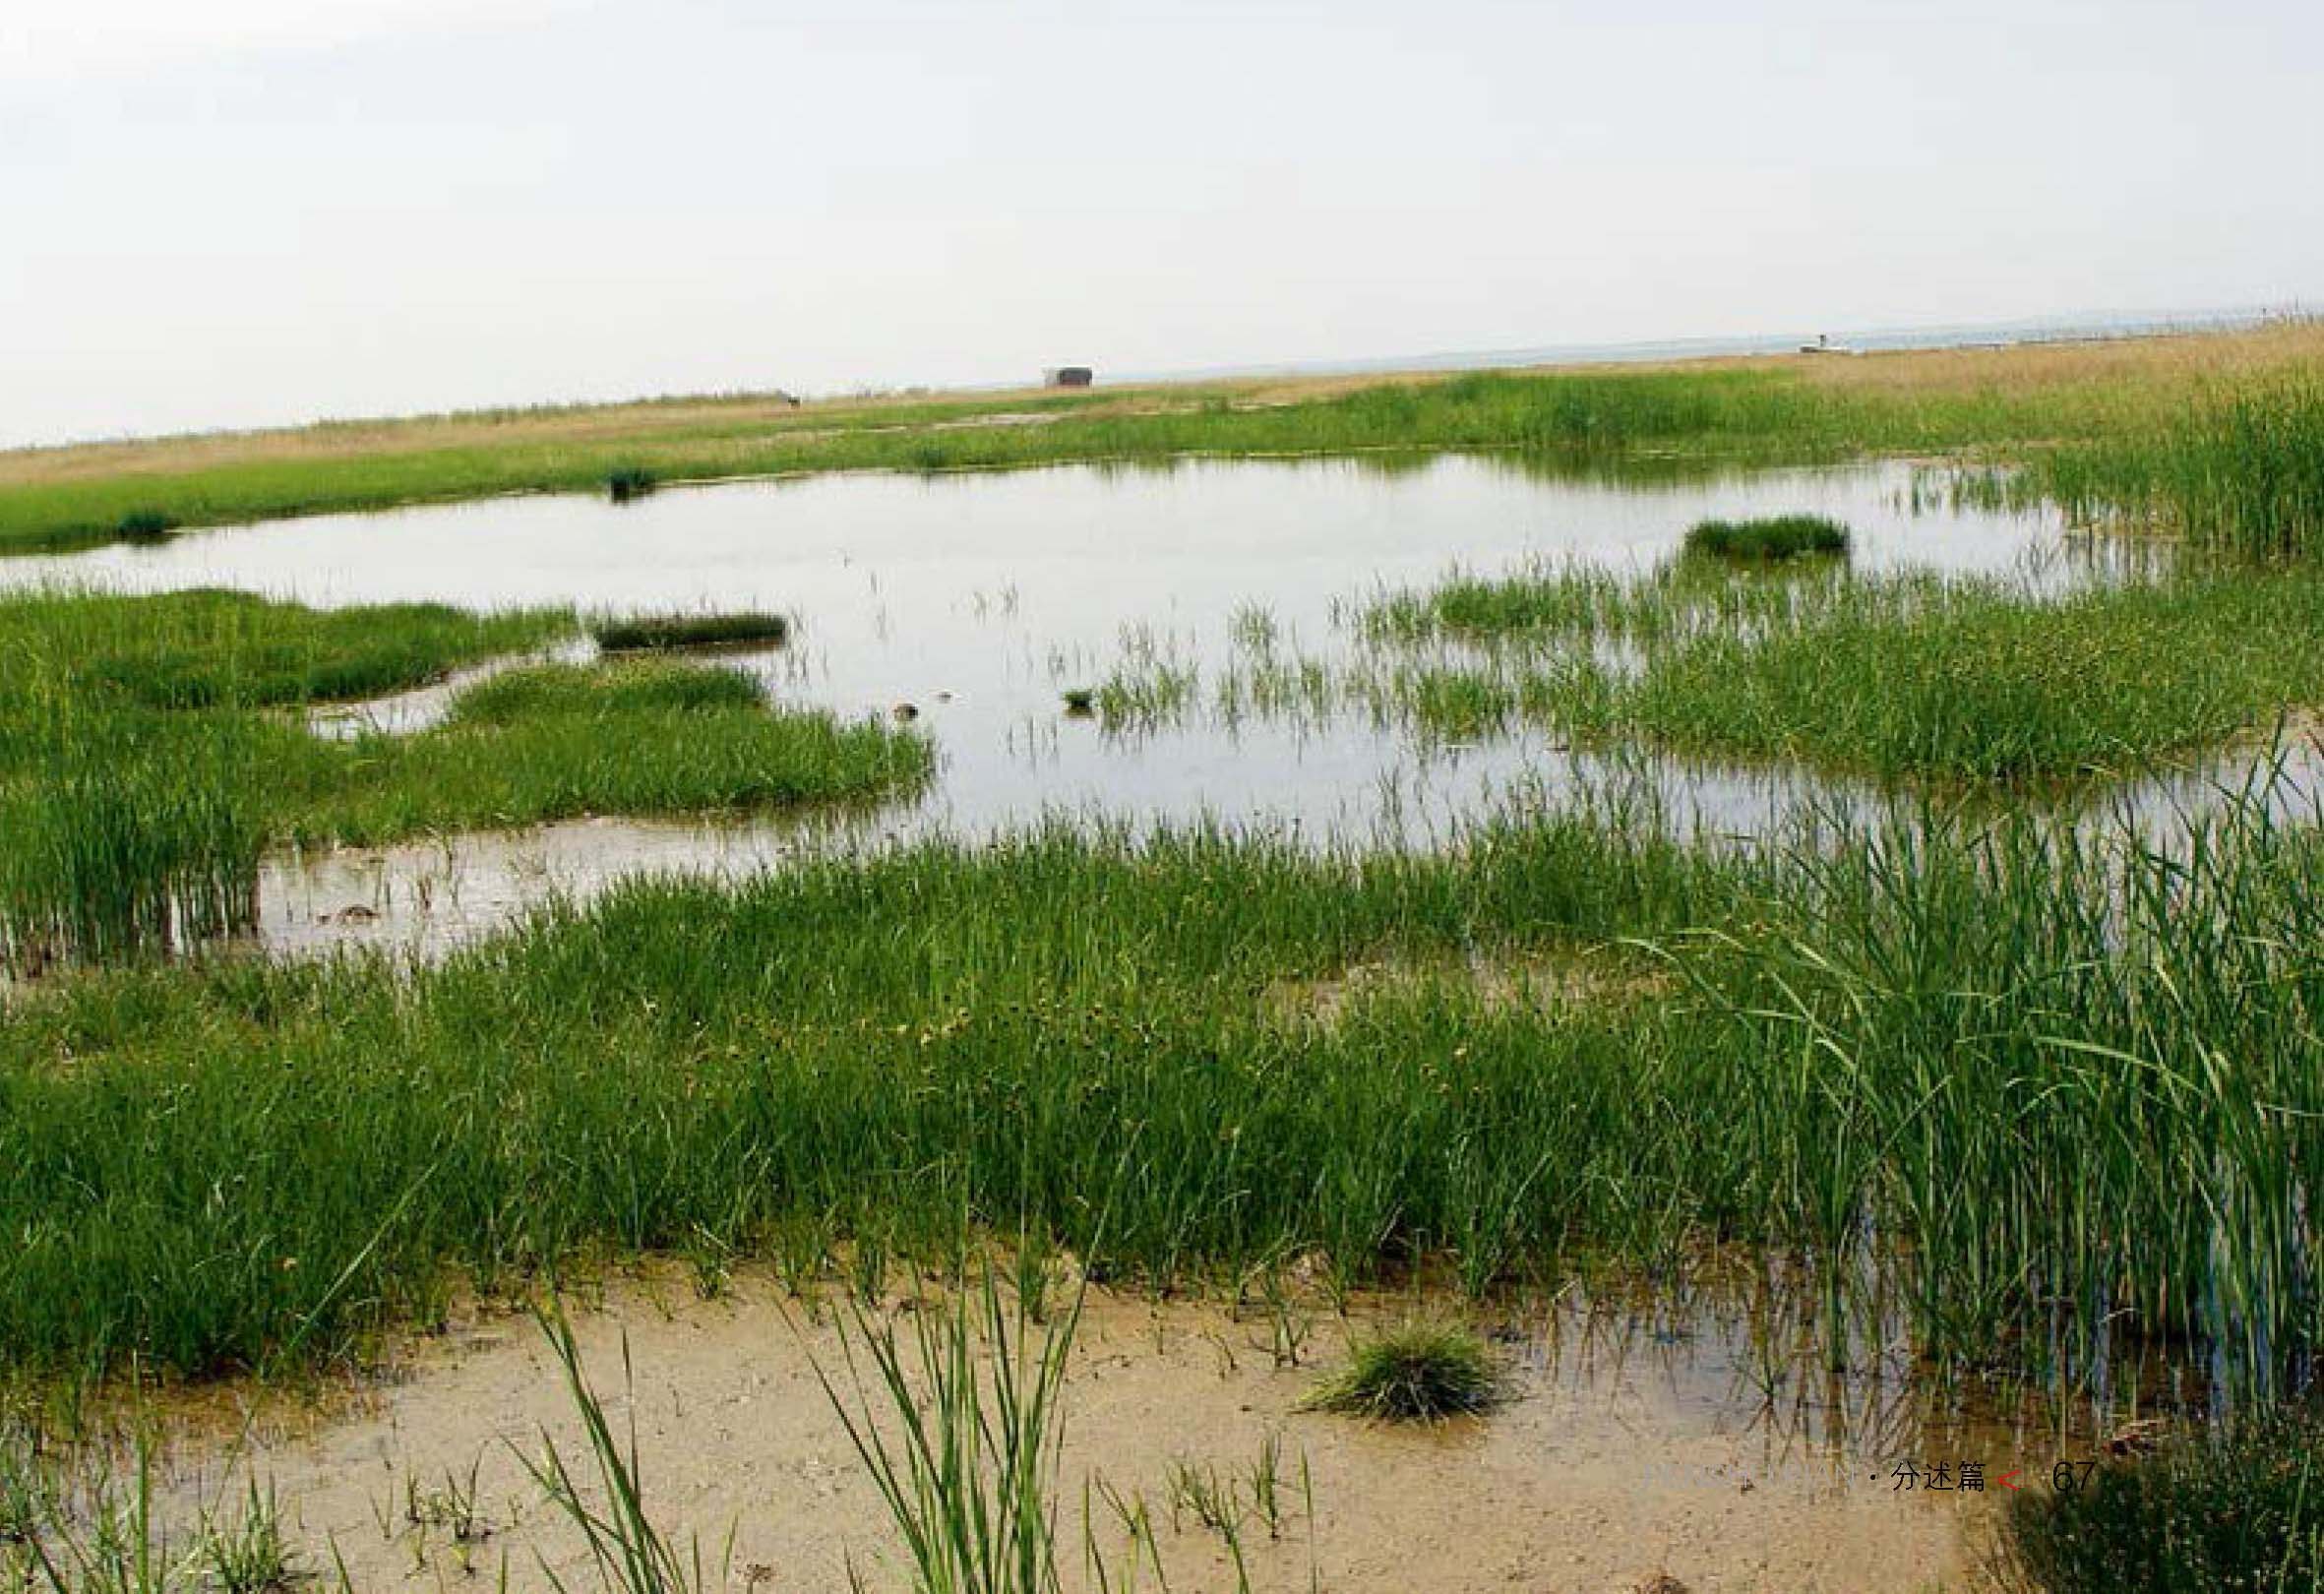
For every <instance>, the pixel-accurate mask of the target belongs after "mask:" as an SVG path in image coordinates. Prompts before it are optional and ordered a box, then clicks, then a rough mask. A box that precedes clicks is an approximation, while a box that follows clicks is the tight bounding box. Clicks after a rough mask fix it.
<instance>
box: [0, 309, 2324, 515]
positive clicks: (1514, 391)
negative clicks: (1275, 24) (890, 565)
mask: <svg viewBox="0 0 2324 1594" xmlns="http://www.w3.org/2000/svg"><path fill="white" fill-rule="evenodd" d="M2320 358H2324V333H2320V332H2319V331H2318V330H2317V329H2316V328H2315V327H2314V326H2313V325H2312V324H2306V323H2294V324H2290V325H2287V326H2282V327H2276V328H2270V329H2266V330H2263V331H2259V332H2253V333H2244V334H2236V335H2228V336H2220V337H2200V338H2179V339H2157V340H2151V341H2147V342H2143V343H2134V344H2131V343H2126V344H2123V345H2119V346H2114V347H2108V348H2100V349H2084V350H2039V349H2034V350H1999V351H1986V352H1984V353H1982V354H1977V355H1964V354H1959V353H1955V354H1948V355H1896V356H1885V357H1879V358H1867V359H1865V360H1861V361H1806V362H1803V361H1798V360H1776V361H1736V362H1718V363H1714V364H1705V365H1698V366H1690V367H1680V368H1667V369H1642V370H1632V371H1609V370H1605V369H1583V370H1565V371H1551V372H1510V373H1479V374H1472V375H1464V376H1457V377H1450V378H1440V379H1417V380H1416V379H1412V378H1383V379H1380V380H1378V381H1376V382H1375V383H1372V384H1369V385H1366V386H1362V387H1358V388H1356V389H1355V390H1353V391H1346V390H1345V388H1344V384H1343V385H1341V386H1339V387H1329V386H1326V387H1320V388H1317V389H1316V390H1315V391H1308V390H1302V389H1299V388H1292V389H1290V390H1288V391H1283V390H1279V389H1267V388H1259V387H1254V386H1251V385H1244V386H1240V387H1236V386H1215V387H1209V388H1194V389H1167V388H1163V389H1151V390H1146V391H1144V392H1142V393H1139V394H1136V395H1133V396H1131V397H1130V398H1128V399H1120V400H1112V399H1105V398H1102V397H1100V398H1095V399H1062V398H1056V397H1052V398H1048V399H1038V400H1035V399H1026V398H1024V397H1022V396H1009V397H1008V398H1005V399H991V400H981V401H980V400H952V401H948V402H944V403H936V404H928V405H922V406H916V407H891V408H888V409H885V410H884V409H881V408H878V407H871V408H858V409H852V410H850V409H846V408H844V407H839V408H835V409H834V410H833V411H831V412H830V413H829V418H828V419H827V420H826V421H825V422H823V423H822V424H816V423H815V420H814V417H815V416H816V415H817V414H818V410H817V409H815V408H810V409H809V410H807V411H803V412H802V411H792V410H789V409H788V408H787V407H782V408H778V409H773V410H770V409H769V408H768V407H767V406H765V405H764V404H758V405H753V404H751V403H748V402H739V403H736V404H732V405H726V406H721V405H717V404H697V405H693V406H687V405H642V406H634V407H632V408H629V409H618V408H617V409H610V410H597V411H587V412H581V413H580V414H578V415H577V416H576V417H575V418H574V419H573V421H572V422H571V423H570V424H555V423H553V422H554V418H553V417H552V418H551V419H550V420H544V421H540V422H537V423H527V422H525V421H524V420H523V418H522V417H509V416H505V415H504V416H498V417H467V418H463V417H442V418H437V419H434V420H430V421H422V422H412V423H404V424H400V425H398V424H396V423H372V424H368V425H364V426H353V427H344V428H339V429H337V430H336V431H333V430H331V429H323V430H320V431H316V432H308V433H288V434H275V435H272V436H259V437H253V438H249V439H239V440H237V439H219V440H215V441H214V442H212V443H206V442H205V440H199V439H196V440H164V441H162V442H158V443H155V444H153V445H146V446H139V445H113V446H106V447H103V448H91V449H84V450H62V451H58V450H44V451H26V452H21V453H19V454H15V455H6V456H0V550H8V549H13V550H18V551H28V550H33V549H39V548H55V547H66V546H76V545H88V544H91V543H95V542H103V541H110V540H113V539H115V538H117V537H120V536H122V535H125V534H128V532H127V531H126V529H125V528H127V527H129V526H130V525H131V524H132V522H133V521H134V522H135V524H136V525H137V526H139V527H142V528H144V530H143V532H142V534H148V535H151V534H158V533H159V532H162V531H164V530H166V529H167V528H168V527H172V526H200V525H217V524H225V523H231V522H237V521H253V520H266V519H274V518H279V517H284V516H296V515H313V514H321V513H327V512H332V511H344V510H362V509H377V508H382V507H386V506H390V505H395V504H404V503H414V502H425V501H438V500H447V499H459V498H477V497H486V496H490V495H493V494H498V493H509V492H524V491H566V492H602V491H607V490H609V488H610V486H611V484H613V483H615V482H616V481H617V479H618V480H621V481H626V482H631V483H645V484H651V483H655V482H661V483H668V482H675V481H683V480H687V479H703V478H714V477H723V476H734V475H746V474H774V473H785V472H794V471H813V470H832V469H854V468H886V469H905V470H940V469H966V468H993V467H1003V466H1015V465H1031V464H1045V463H1057V462H1069V461H1074V460H1155V459H1167V458H1171V457H1175V456H1184V455H1204V454H1211V455H1243V456H1259V455H1274V454H1305V453H1333V452H1354V451H1363V450H1383V449H1384V450H1413V449H1424V450H1425V449H1526V448H1537V449H1538V448H1559V449H1584V450H1604V449H1635V448H1647V449H1684V450H1689V451H1697V452H1709V453H1715V454H1721V455H1727V456H1742V457H1752V458H1791V459H1812V458H1818V457H1829V456H1831V455H1834V454H1839V453H1847V452H1856V451H1877V452H1887V453H1907V454H1926V453H1935V452H1956V451H1963V450H1983V451H2000V452H2001V453H2002V454H2003V455H2005V456H2008V457H2011V458H2015V457H2016V456H2017V455H2019V454H2025V453H2029V451H2030V455H2029V457H2031V456H2033V455H2040V454H2041V453H2043V452H2044V451H2046V450H2048V448H2049V446H2050V445H2053V444H2058V443H2067V444H2092V445H2096V444H2099V443H2101V442H2102V441H2103V440H2108V439H2121V438H2129V439H2132V440H2133V441H2131V442H2128V443H2123V444H2120V445H2118V446H2117V445H2115V444H2112V443H2110V444H2108V445H2107V448H2106V449H2105V450H2102V451H2100V452H2097V453H2093V454H2089V455H2083V454H2075V455H2073V456H2072V458H2073V459H2075V460H2077V461H2079V462H2078V463H2077V464H2075V465H2074V466H2073V467H2072V468H2071V469H2070V470H2069V469H2067V468H2066V467H2064V466H2062V465H2061V467H2060V469H2059V471H2058V473H2057V474H2056V475H2055V476H2054V477H2044V478H2042V479H2043V480H2044V481H2046V482H2049V483H2050V484H2051V485H2053V486H2054V487H2055V488H2056V489H2057V490H2058V491H2060V492H2061V493H2070V494H2071V495H2073V496H2074V497H2075V498H2076V499H2077V501H2081V500H2087V501H2088V502H2090V503H2091V504H2093V505H2097V504H2101V503H2103V504H2105V505H2108V506H2113V507H2143V505H2144V502H2145V500H2147V499H2149V498H2153V497H2156V496H2157V495H2158V493H2160V494H2161V496H2162V497H2163V498H2164V499H2165V500H2166V501H2167V502H2170V503H2179V502H2182V501H2191V500H2188V494H2189V493H2191V492H2193V491H2194V488H2193V487H2192V486H2191V485H2189V484H2190V483H2193V482H2195V481H2197V480H2198V479H2199V478H2198V477H2197V476H2194V475H2190V474H2189V473H2188V472H2187V471H2186V470H2181V469H2178V468H2175V467H2173V468H2171V469H2162V468H2160V467H2153V466H2152V461H2154V460H2160V459H2162V458H2163V457H2165V456H2166V455H2168V454H2169V453H2170V452H2171V449H2172V448H2173V447H2175V445H2174V444H2173V443H2172V442H2171V440H2172V439H2173V438H2176V437H2177V436H2179V432H2178V430H2177V429H2176V427H2175V423H2174V422H2173V421H2172V419H2171V418H2172V417H2174V416H2177V415H2179V414H2180V413H2181V412H2183V411H2185V410H2187V409H2188V407H2189V404H2190V401H2191V400H2193V399H2198V398H2199V397H2200V396H2201V395H2202V394H2204V393H2205V392H2207V391H2210V390H2211V388H2212V387H2214V386H2216V385H2218V384H2222V383H2236V384H2243V383H2262V382H2265V381H2267V380H2270V379H2271V378H2273V377H2281V376H2282V375H2283V374H2284V373H2286V372H2297V371H2299V370H2302V369H2308V370H2312V369H2313V368H2314V365H2315V363H2316V362H2317V361H2318V360H2319V359H2320ZM1025 413H1030V414H1034V415H1036V416H1038V418H1039V419H1040V422H1041V423H1040V424H1037V425H1025V424H1006V425H1004V424H976V422H977V421H979V420H980V419H992V418H995V417H1000V416H1015V415H1021V414H1025ZM2124 450H2127V451H2128V452H2127V453H2125V452H2123V451H2124ZM2174 484H2175V485H2174ZM2134 501H2135V502H2134Z"/></svg>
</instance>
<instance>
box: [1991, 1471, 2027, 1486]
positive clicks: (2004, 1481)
mask: <svg viewBox="0 0 2324 1594" xmlns="http://www.w3.org/2000/svg"><path fill="white" fill-rule="evenodd" d="M2024 1470H2025V1469H2024V1468H2023V1467H2011V1468H2010V1469H2009V1470H2008V1471H2007V1472H2004V1473H2003V1474H2001V1476H2000V1477H1998V1478H1995V1479H1994V1480H1993V1482H1995V1483H1997V1484H1999V1485H2000V1486H2001V1487H2002V1488H2004V1489H2023V1488H2024V1487H2025V1485H2024V1484H2018V1483H2011V1482H2010V1481H2009V1480H2010V1479H2012V1478H2014V1477H2016V1476H2017V1475H2018V1474H2019V1473H2020V1472H2023V1471H2024Z"/></svg>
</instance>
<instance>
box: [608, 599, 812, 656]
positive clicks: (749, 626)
mask: <svg viewBox="0 0 2324 1594" xmlns="http://www.w3.org/2000/svg"><path fill="white" fill-rule="evenodd" d="M589 635H590V637H592V638H593V639H594V640H595V641H596V644H597V645H598V646H599V647H601V648H603V649H604V650H605V651H606V652H609V653H627V652H657V651H662V650H665V649H670V648H680V647H736V646H744V645H750V644H761V645H764V646H769V647H771V646H776V645H778V644H781V643H783V642H785V641H787V640H788V639H789V637H790V635H791V622H790V619H789V617H788V616H785V615H780V614H768V613H765V612H764V611H760V610H751V609H738V610H734V611H731V612H727V613H719V614H660V615H633V616H630V617H627V618H623V619H608V620H598V621H595V622H593V623H592V624H591V625H590V627H589Z"/></svg>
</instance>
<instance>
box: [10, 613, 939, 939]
mask: <svg viewBox="0 0 2324 1594" xmlns="http://www.w3.org/2000/svg"><path fill="white" fill-rule="evenodd" d="M573 626H574V621H573V617H572V616H571V615H570V614H569V613H566V612H563V611H529V612H520V613H514V614H507V615H493V616H477V615H469V614H463V613H461V612H460V611H458V610H455V609H449V608H445V607H443V606H441V605H435V604H400V605H389V606H383V607H380V608H372V609H349V610H334V611H322V610H312V609H306V608H302V607H299V606H296V605H292V604H283V603H274V602H269V601H267V600H265V599H261V598H257V597H252V596H249V595H246V594H240V593H232V592H188V593H180V594H175V595H172V596H166V597H125V596H114V595H107V594H100V593H90V592H36V593H29V594H16V595H12V596H9V597H6V598H0V653H5V655H6V657H7V658H8V660H9V663H10V666H11V667H10V668H9V669H8V670H7V671H6V673H5V675H4V676H0V966H6V967H9V968H13V969H18V970H37V969H39V968H41V967H43V966H45V965H47V964H49V963H51V962H54V961H57V960H60V959H66V958H85V959H95V960H102V959H108V958H114V957H122V956H129V955H135V954H138V953H142V952H146V951H152V950H167V949H170V948H173V947H179V946H184V945H187V944H190V943H193V942H197V941H200V940H204V939H207V938H210V937H213V936H217V935H222V934H229V933H233V932H237V931H243V930H247V929H248V928H250V926H251V925H252V924H253V922H254V920H255V913H256V888H257V878H258V867H259V859H260V856H261V854H262V853H263V851H264V849H265V848H266V847H267V845H268V844H269V843H270V842H273V841H275V840H279V839H284V838H291V837H295V838H298V839H301V840H344V841H384V840H392V839H395V838H398V837H400V836H406V835H410V834H413V833H417V832H421V831H429V830H443V829H450V828H495V827H506V826H511V825H521V824H531V823H537V822H540V821H546V820H553V819H561V818H568V817H572V816H575V815H580V814H589V813H616V812H626V813H637V814H669V813H696V812H704V811H710V810H719V809H754V808H771V807H782V806H787V805H794V804H800V803H808V802H822V801H840V800H856V799H869V798H873V797H877V796H880V795H882V794H887V793H892V792H896V791H900V790H906V789H909V788H910V787H912V786H914V785H916V784H917V783H918V782H920V781H921V780H923V779H925V778H926V776H927V773H928V770H929V766H930V755H929V751H928V748H927V744H926V743H925V742H924V741H923V740H921V739H919V738H917V737H914V736H911V735H909V734H908V733H904V732H900V731H898V730H895V729H893V728H891V727H888V726H886V725H883V724H876V723H871V722H862V723H855V724H842V723H841V722H839V721H838V720H836V719H834V718H833V717H832V716H830V715H828V714H824V713H813V712H799V711H786V710H782V709H778V708H776V707H775V706H773V705H770V704H769V703H768V702H767V700H766V695H765V689H764V686H763V684H762V683H761V682H759V681H758V680H757V679H755V678H753V677H751V676H748V675H746V674H743V673H740V672H737V671H732V670H707V669H696V668H688V667H682V666H679V665H675V664H668V663H660V662H627V663H616V664H607V665H599V666H594V667H588V668H583V667H580V666H573V665H544V666H537V667H534V668H529V669H520V670H512V671H508V672H505V673H503V674H500V675H498V676H494V677H491V678H489V679H487V680H485V681H482V682H480V683H478V684H476V685H473V686H471V687H469V688H467V689H466V690H465V691H463V692H462V693H461V694H460V695H459V698H458V699H457V700H456V701H455V703H454V705H453V707H452V711H451V714H450V716H449V717H448V719H447V720H446V721H445V723H443V724H441V725H439V726H436V727H433V728H431V729H429V730H426V731H423V732H420V733H417V734H415V735H412V736H408V737H385V736H371V737H365V738H362V739H359V740H356V741H351V742H338V741H328V740H321V739H318V738H316V737H314V736H311V735H309V734H308V733H307V732H306V730H305V729H304V728H303V727H302V726H301V725H299V724H298V723H296V722H295V721H294V720H292V719H291V718H290V717H289V716H287V715H285V714H281V713H276V712H273V711H271V710H274V709H276V708H287V707H293V706H297V705H305V704H308V703H312V702H316V701H322V700H330V699H336V698H343V697H347V696H352V695H354V694H357V693H362V692H381V691H390V690H395V689H398V688H402V687H408V686H415V685H419V684H421V683H423V682H426V681H430V680H433V679H437V678H439V677H441V676H442V675H444V674H446V673H447V672H449V671H450V670H451V669H453V668H454V667H456V666H457V665H459V664H461V663H465V662H469V661H472V660H474V659H477V658H481V657H485V656H489V655H491V654H494V653H499V652H506V651H509V650H512V649H514V648H520V647H525V646H537V645H538V644H541V643H543V642H545V641H549V640H552V639H554V638H556V637H559V636H565V635H570V634H571V632H572V630H573Z"/></svg>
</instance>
